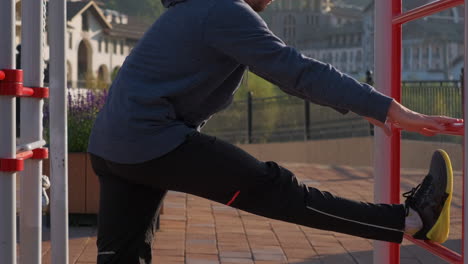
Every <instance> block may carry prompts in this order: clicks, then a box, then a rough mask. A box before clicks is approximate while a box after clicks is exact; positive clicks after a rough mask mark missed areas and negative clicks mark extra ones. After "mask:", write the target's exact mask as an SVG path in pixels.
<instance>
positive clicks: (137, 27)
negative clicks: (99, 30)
mask: <svg viewBox="0 0 468 264" xmlns="http://www.w3.org/2000/svg"><path fill="white" fill-rule="evenodd" d="M150 26H151V23H149V22H146V21H144V20H142V19H140V18H138V17H134V16H129V17H128V24H117V23H112V29H111V30H110V31H109V35H111V36H116V37H125V38H131V39H140V38H141V37H142V36H143V34H144V33H145V32H146V30H147V29H148V28H149V27H150Z"/></svg>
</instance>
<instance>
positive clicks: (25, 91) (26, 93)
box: [23, 87, 34, 96]
mask: <svg viewBox="0 0 468 264" xmlns="http://www.w3.org/2000/svg"><path fill="white" fill-rule="evenodd" d="M33 94H34V90H33V89H31V88H26V87H23V96H32V95H33Z"/></svg>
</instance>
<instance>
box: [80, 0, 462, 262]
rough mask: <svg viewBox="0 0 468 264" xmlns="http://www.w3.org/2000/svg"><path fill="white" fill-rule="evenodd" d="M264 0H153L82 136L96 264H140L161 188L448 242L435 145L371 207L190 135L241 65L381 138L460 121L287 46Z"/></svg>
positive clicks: (376, 234) (313, 220) (347, 229)
mask: <svg viewBox="0 0 468 264" xmlns="http://www.w3.org/2000/svg"><path fill="white" fill-rule="evenodd" d="M269 3H270V0H163V4H164V5H165V6H166V7H168V8H169V9H168V10H167V12H165V13H164V14H163V15H162V16H161V17H160V18H159V19H158V20H157V21H156V22H155V23H154V24H153V25H152V26H151V28H150V29H149V30H148V32H146V34H145V35H144V37H143V38H142V39H141V40H140V42H139V43H138V44H137V46H136V47H135V48H134V49H133V50H132V52H131V54H130V55H129V56H128V57H127V59H126V60H125V62H124V64H123V66H122V68H121V69H120V71H119V73H118V75H117V77H116V78H115V80H114V82H113V83H112V86H111V88H110V91H109V96H108V98H107V102H106V104H105V106H104V108H103V109H102V110H101V112H100V114H99V116H98V118H97V120H96V122H95V125H94V128H93V130H92V135H91V138H90V144H89V152H90V153H91V160H92V164H93V168H94V170H95V172H96V174H97V175H98V176H99V180H100V186H101V187H100V188H101V189H100V195H101V197H100V208H99V223H98V240H97V246H98V263H125V264H133V263H151V241H152V239H153V232H154V225H155V219H156V215H157V212H158V210H159V207H160V205H161V202H162V200H163V198H164V196H165V194H166V192H167V191H168V190H173V191H179V192H185V193H189V194H193V195H197V196H200V197H204V198H207V199H210V200H213V201H216V202H219V203H223V204H227V205H229V206H232V207H235V208H238V209H241V210H244V211H247V212H251V213H253V214H257V215H261V216H265V217H269V218H273V219H278V220H283V221H287V222H291V223H296V224H299V225H304V226H308V227H313V228H319V229H324V230H331V231H335V232H341V233H346V234H350V235H354V236H359V237H365V238H370V239H377V240H384V241H390V242H396V243H400V242H401V241H402V238H403V234H404V233H405V232H406V233H408V234H412V235H414V236H415V237H416V238H419V239H429V240H433V241H436V242H443V241H445V240H446V239H447V236H448V228H449V213H448V212H449V208H450V201H451V194H452V181H453V180H452V178H453V176H452V170H451V166H450V161H449V158H448V156H447V154H446V153H445V152H443V151H436V152H435V154H434V156H433V159H432V163H431V166H430V169H429V173H428V175H427V177H425V179H424V181H423V182H422V184H421V185H418V186H417V187H416V188H414V189H413V190H412V191H410V192H408V193H407V194H406V197H407V200H406V202H405V204H372V203H363V202H358V201H352V200H348V199H344V198H341V197H337V196H334V195H332V194H330V193H328V192H322V191H320V190H318V189H316V188H314V187H309V186H306V185H304V184H302V183H301V182H299V181H298V180H297V179H296V177H295V176H294V174H293V173H291V172H290V171H289V170H287V169H286V168H283V167H281V166H279V165H278V164H277V163H275V162H271V161H269V162H263V161H259V160H257V159H256V158H254V157H252V156H251V155H249V154H248V153H246V152H244V151H242V150H241V149H239V148H237V147H236V146H234V145H231V144H229V143H227V142H224V141H222V140H219V139H217V138H215V137H212V136H208V135H205V134H202V133H200V132H199V131H200V129H201V127H202V126H203V125H204V124H205V122H206V120H207V119H209V118H210V116H211V115H213V114H215V113H216V112H219V111H220V110H222V109H224V108H226V107H227V106H228V105H229V104H230V102H231V101H232V99H233V94H234V92H235V90H236V89H237V87H238V86H239V84H240V82H241V79H242V76H243V75H244V72H245V70H246V68H247V67H248V68H249V70H251V71H252V72H254V73H255V74H257V75H259V76H261V77H263V78H264V79H266V80H268V81H270V82H272V83H274V84H275V85H277V86H278V87H280V88H281V89H282V90H283V91H284V92H286V93H288V94H291V95H294V96H297V97H300V98H302V99H305V100H307V101H309V102H312V103H316V104H320V105H325V106H330V107H333V108H334V109H336V110H337V111H339V112H341V113H343V114H345V113H347V112H348V111H353V112H355V113H357V114H359V115H361V116H363V117H364V118H366V119H367V120H369V121H370V122H372V123H373V124H375V125H377V126H378V127H380V128H382V129H384V131H386V132H387V133H388V132H389V131H390V130H389V125H391V124H397V125H398V126H400V127H401V128H403V129H405V130H407V131H413V132H419V133H421V134H424V135H432V134H434V133H437V132H440V131H442V130H444V127H445V126H447V125H450V124H453V123H457V122H462V120H458V119H453V118H448V117H440V116H427V115H423V114H419V113H416V112H413V111H411V110H409V109H407V108H405V107H403V106H402V105H400V104H399V103H397V102H396V101H394V100H393V99H392V98H389V97H387V96H385V95H383V94H381V93H379V92H378V91H377V90H375V89H374V88H373V87H371V86H369V85H367V84H362V83H359V82H357V81H356V80H354V79H353V78H351V77H349V76H347V75H345V74H343V73H341V72H339V71H338V70H336V69H335V68H334V67H332V66H331V65H329V64H325V63H322V62H320V61H317V60H315V59H312V58H309V57H306V56H304V55H302V54H301V53H299V52H298V51H296V50H295V49H293V48H291V47H288V46H287V45H285V44H284V43H283V41H281V40H280V39H279V38H278V37H276V36H275V35H274V34H273V33H272V32H271V31H270V30H269V29H268V27H267V25H266V24H265V22H264V21H263V20H262V19H261V17H260V16H259V15H258V14H257V12H260V11H262V10H263V9H264V8H266V6H267V5H268V4H269ZM226 122H229V120H226ZM376 155H378V153H376Z"/></svg>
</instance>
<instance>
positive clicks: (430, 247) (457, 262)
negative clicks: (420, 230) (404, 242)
mask: <svg viewBox="0 0 468 264" xmlns="http://www.w3.org/2000/svg"><path fill="white" fill-rule="evenodd" d="M405 238H406V239H408V240H410V241H411V242H413V243H414V244H416V245H418V246H420V247H422V248H424V249H426V250H427V251H429V252H431V253H432V254H434V255H436V256H438V257H440V258H442V259H444V260H446V261H448V262H449V263H452V264H462V261H463V257H462V256H461V255H460V254H458V253H457V252H455V251H452V250H450V249H448V248H446V247H444V246H442V245H440V244H437V243H433V242H430V241H424V240H419V239H415V238H413V237H412V236H408V235H405Z"/></svg>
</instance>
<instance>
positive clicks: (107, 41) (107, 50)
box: [104, 39, 109, 53]
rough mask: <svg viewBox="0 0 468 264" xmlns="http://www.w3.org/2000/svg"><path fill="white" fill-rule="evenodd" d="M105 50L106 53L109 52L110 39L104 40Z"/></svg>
mask: <svg viewBox="0 0 468 264" xmlns="http://www.w3.org/2000/svg"><path fill="white" fill-rule="evenodd" d="M104 51H105V52H106V53H109V40H108V39H106V40H105V41H104Z"/></svg>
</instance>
